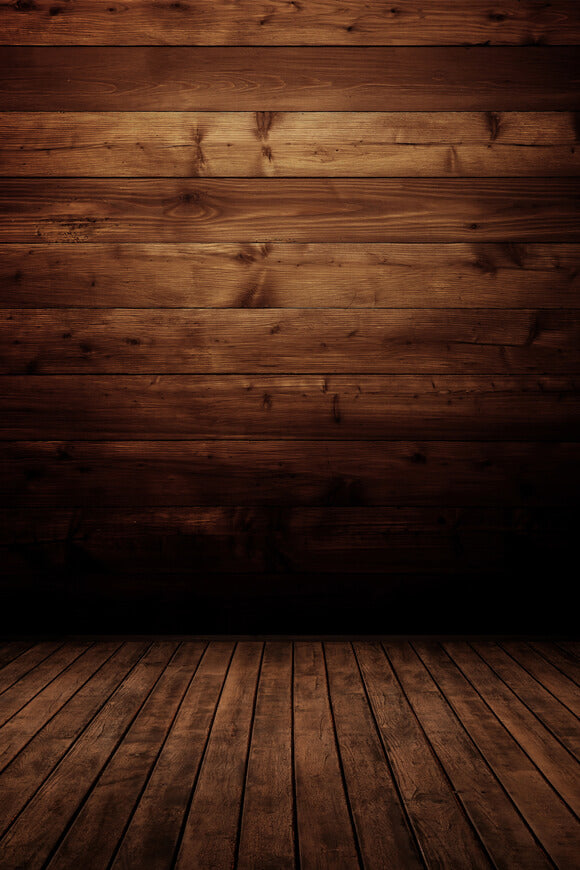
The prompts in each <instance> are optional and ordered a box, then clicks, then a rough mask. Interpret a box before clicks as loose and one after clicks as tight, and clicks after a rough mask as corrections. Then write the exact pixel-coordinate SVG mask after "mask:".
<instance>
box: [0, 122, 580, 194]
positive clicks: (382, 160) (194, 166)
mask: <svg viewBox="0 0 580 870" xmlns="http://www.w3.org/2000/svg"><path fill="white" fill-rule="evenodd" d="M576 143H577V132H576V130H575V126H574V116H573V114H572V113H571V112H569V113H556V112H529V113H524V112H504V113H500V112H487V113H483V112H480V113H474V112H340V113H339V112H255V113H249V112H180V113H176V112H146V113H145V112H66V113H55V112H29V113H25V112H5V113H3V114H0V175H2V176H27V175H35V176H49V177H50V176H68V177H75V176H101V177H109V176H123V177H129V178H131V177H137V176H156V177H185V178H188V177H192V176H210V177H211V176H216V177H219V176H229V177H231V176H237V177H256V176H265V177H270V176H297V177H300V176H314V177H320V176H362V177H372V176H379V177H380V176H389V177H395V176H407V177H412V176H419V177H430V176H439V177H444V176H449V177H459V178H461V177H470V176H473V177H479V176H500V177H501V176H532V177H533V176H542V177H549V176H554V177H557V176H562V175H563V176H568V175H578V174H580V160H579V157H580V149H577V148H576V147H575V145H576Z"/></svg>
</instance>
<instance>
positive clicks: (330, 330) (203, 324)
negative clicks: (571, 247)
mask: <svg viewBox="0 0 580 870" xmlns="http://www.w3.org/2000/svg"><path fill="white" fill-rule="evenodd" d="M0 317H1V319H2V321H3V322H4V324H5V325H6V327H7V328H5V329H4V331H3V335H2V338H1V339H0V374H3V375H6V374H10V375H16V374H29V375H32V374H65V373H66V374H77V373H78V374H125V373H132V374H140V373H142V374H143V373H151V374H153V375H155V374H164V373H165V374H173V373H174V374H178V373H180V374H194V373H209V372H215V373H219V374H234V373H236V372H256V373H259V372H284V373H285V372H295V373H321V374H332V373H335V374H339V373H341V372H342V373H346V372H350V373H357V374H363V373H369V374H370V373H377V372H384V373H386V372H388V373H393V374H401V373H406V372H413V373H417V374H418V373H438V374H446V373H468V374H477V373H491V374H496V373H497V374H525V373H537V374H545V373H561V374H564V373H569V374H572V373H575V372H578V370H579V368H580V314H579V313H578V311H577V310H572V311H529V310H527V309H526V310H515V311H513V310H510V311H508V310H504V311H489V310H486V309H472V310H464V309H453V310H450V309H449V310H445V311H442V310H439V309H434V310H425V309H422V310H419V311H416V310H413V309H410V310H402V311H400V310H396V309H394V310H391V309H389V310H383V311H380V312H378V311H373V312H365V311H360V310H358V311H333V310H320V309H308V310H300V309H298V310H293V311H288V310H273V311H266V310H262V311H258V310H247V311H226V310H223V311H221V310H220V311H206V310H197V311H196V310H179V309H176V310H172V311H171V312H167V311H157V310H154V311H148V310H143V311H134V310H129V309H114V310H104V311H90V312H87V311H86V310H83V309H80V310H77V309H69V310H67V311H55V310H54V309H27V310H15V309H8V310H5V311H3V312H2V313H1V315H0ZM353 386H354V388H355V389H356V385H353ZM321 387H323V384H321ZM333 395H334V394H333ZM267 404H268V401H267V400H266V405H267ZM333 413H334V418H335V422H338V420H337V419H336V418H337V417H338V416H340V415H339V411H338V409H337V408H335V409H334V412H333Z"/></svg>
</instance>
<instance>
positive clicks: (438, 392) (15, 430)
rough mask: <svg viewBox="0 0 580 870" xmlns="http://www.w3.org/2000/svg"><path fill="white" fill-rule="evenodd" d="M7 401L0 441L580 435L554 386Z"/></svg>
mask: <svg viewBox="0 0 580 870" xmlns="http://www.w3.org/2000/svg"><path fill="white" fill-rule="evenodd" d="M359 359H360V358H357V359H353V360H352V368H355V367H356V365H357V364H358V362H359ZM0 395H1V397H2V407H3V416H2V418H1V419H0V439H1V440H24V441H29V440H34V439H35V438H39V437H41V438H43V439H48V440H60V439H63V440H82V439H88V440H91V439H100V440H101V439H102V440H105V439H108V438H110V439H113V440H121V439H124V438H127V439H142V440H155V439H160V438H161V439H176V440H179V439H183V438H186V439H187V438H189V439H194V438H201V439H206V438H211V439H220V438H229V439H235V438H240V439H246V438H262V439H270V438H277V439H290V440H291V439H295V438H311V439H317V438H323V439H327V440H328V439H331V440H339V441H340V440H343V439H345V438H350V439H352V438H354V439H358V440H364V439H368V440H373V439H376V438H381V439H384V440H388V439H391V440H400V439H410V440H413V439H418V440H429V439H440V440H445V439H447V440H449V441H461V440H469V439H475V440H484V439H488V440H489V441H498V440H499V441H502V440H505V439H506V438H507V437H509V438H510V439H512V440H521V441H527V440H529V437H530V420H531V419H533V420H534V433H533V435H534V440H536V441H573V440H575V439H576V438H577V437H578V435H579V434H580V397H579V396H578V389H577V381H576V379H574V378H570V377H564V376H563V377H557V376H554V375H549V376H540V377H538V376H537V375H520V376H517V377H514V376H507V375H495V374H494V375H487V376H483V375H463V374H459V375H432V374H431V375H366V374H365V375H359V376H358V377H356V378H353V376H352V375H302V376H300V375H260V374H258V375H132V376H127V375H109V376H107V375H91V376H87V375H34V376H33V375H14V376H10V375H4V376H3V377H2V379H1V381H0ZM54 396H59V401H58V403H56V402H55V401H54Z"/></svg>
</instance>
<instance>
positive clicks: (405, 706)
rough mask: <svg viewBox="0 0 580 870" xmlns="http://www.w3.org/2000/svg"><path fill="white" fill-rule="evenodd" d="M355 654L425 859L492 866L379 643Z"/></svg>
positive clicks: (444, 863)
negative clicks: (451, 834)
mask: <svg viewBox="0 0 580 870" xmlns="http://www.w3.org/2000/svg"><path fill="white" fill-rule="evenodd" d="M355 650H356V655H357V659H358V662H359V664H360V667H361V672H362V676H363V678H364V681H365V684H366V689H367V692H368V697H369V703H370V706H371V708H372V710H373V712H374V716H375V718H376V721H377V725H378V728H379V733H380V735H381V740H382V742H383V746H384V749H385V752H386V753H387V756H388V758H389V762H390V764H391V766H392V769H393V773H394V776H395V777H396V781H397V784H398V788H399V790H400V794H401V797H402V799H403V801H404V804H405V807H406V810H407V812H408V814H409V818H410V821H411V823H412V825H413V829H414V831H415V835H416V837H417V840H418V844H419V846H420V848H421V854H422V856H423V861H424V862H425V864H426V865H427V867H437V866H441V867H444V866H458V867H459V866H469V867H482V868H483V867H489V860H488V858H487V855H486V853H485V851H484V850H483V849H482V846H481V843H480V842H479V840H478V838H477V836H476V835H475V834H474V832H473V830H472V828H471V826H470V824H469V821H468V819H467V818H466V816H465V815H464V813H463V811H462V809H461V804H460V803H458V801H457V800H456V797H455V795H454V794H453V791H452V788H451V786H450V784H449V782H448V781H447V779H446V777H445V775H444V773H443V771H442V770H441V768H440V766H439V764H438V763H437V761H436V759H435V758H434V757H433V753H432V750H431V747H430V746H429V743H428V742H427V740H426V739H425V735H424V733H423V732H422V730H421V728H420V726H419V724H418V722H417V719H416V718H415V716H414V715H413V711H412V709H411V708H410V706H409V703H408V701H407V699H406V698H405V695H404V694H403V692H402V690H401V687H400V684H399V682H398V680H397V678H396V676H395V673H394V671H393V669H392V667H391V666H390V664H389V663H388V661H387V659H386V658H385V655H384V652H383V651H382V649H381V647H380V645H379V644H377V643H373V644H371V643H364V644H363V643H356V644H355ZM451 831H453V836H452V837H451V836H450V832H451Z"/></svg>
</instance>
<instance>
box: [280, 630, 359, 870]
mask: <svg viewBox="0 0 580 870" xmlns="http://www.w3.org/2000/svg"><path fill="white" fill-rule="evenodd" d="M294 655H295V659H294V764H295V774H296V820H297V827H298V845H299V854H300V867H301V870H353V868H356V867H359V866H360V865H359V859H358V853H357V845H356V841H355V836H354V831H353V827H352V822H351V818H350V814H349V809H348V805H347V798H346V795H345V790H344V784H343V779H342V772H341V767H340V761H339V757H338V751H337V746H336V741H335V736H334V728H333V721H332V713H331V710H330V704H329V698H328V690H327V681H326V671H325V666H324V657H323V652H322V645H321V644H320V643H317V642H308V641H303V642H299V643H296V644H295V651H294Z"/></svg>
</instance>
